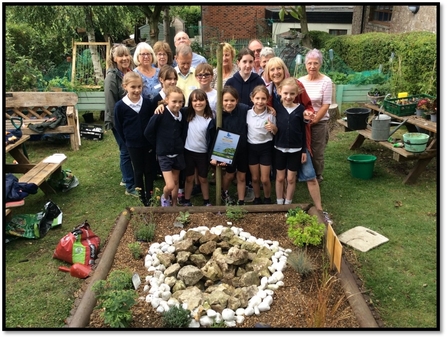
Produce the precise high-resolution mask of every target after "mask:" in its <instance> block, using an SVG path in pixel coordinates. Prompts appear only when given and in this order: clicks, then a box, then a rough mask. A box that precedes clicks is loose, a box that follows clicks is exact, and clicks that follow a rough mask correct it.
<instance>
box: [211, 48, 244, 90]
mask: <svg viewBox="0 0 447 338" xmlns="http://www.w3.org/2000/svg"><path fill="white" fill-rule="evenodd" d="M222 53H223V56H222V88H223V87H224V86H225V83H226V82H227V80H228V79H229V78H230V77H232V76H233V75H234V74H236V73H237V72H238V71H239V69H238V67H237V65H236V64H235V63H233V60H234V57H235V56H236V50H235V49H234V48H233V46H232V45H230V44H229V43H227V42H225V43H224V44H223V47H222ZM211 87H213V88H214V89H217V68H214V69H213V80H212V81H211Z"/></svg>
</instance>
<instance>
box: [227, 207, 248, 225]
mask: <svg viewBox="0 0 447 338" xmlns="http://www.w3.org/2000/svg"><path fill="white" fill-rule="evenodd" d="M246 213H247V210H245V209H243V208H241V207H240V206H238V205H230V206H228V207H227V211H226V213H225V214H226V216H227V218H228V219H229V220H233V221H237V220H239V219H242V218H244V217H245V214H246Z"/></svg>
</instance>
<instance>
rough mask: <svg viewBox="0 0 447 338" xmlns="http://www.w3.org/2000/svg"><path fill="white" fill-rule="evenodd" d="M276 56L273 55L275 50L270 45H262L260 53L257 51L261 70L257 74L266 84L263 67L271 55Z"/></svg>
mask: <svg viewBox="0 0 447 338" xmlns="http://www.w3.org/2000/svg"><path fill="white" fill-rule="evenodd" d="M274 56H276V55H275V51H274V50H273V48H272V47H264V48H262V49H261V53H259V57H260V58H261V63H260V65H261V68H262V70H261V72H260V73H259V75H260V76H261V77H262V79H263V80H264V82H265V83H266V84H267V81H266V80H265V76H264V69H265V65H266V64H267V62H268V60H270V59H271V58H272V57H274Z"/></svg>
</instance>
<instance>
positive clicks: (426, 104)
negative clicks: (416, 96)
mask: <svg viewBox="0 0 447 338" xmlns="http://www.w3.org/2000/svg"><path fill="white" fill-rule="evenodd" d="M416 109H419V110H423V111H424V112H425V113H426V114H427V113H429V112H432V111H433V110H434V109H433V101H432V100H431V99H430V98H428V97H425V98H422V99H420V100H419V101H418V103H417V106H416Z"/></svg>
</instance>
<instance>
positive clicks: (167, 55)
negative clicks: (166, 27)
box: [154, 41, 174, 69]
mask: <svg viewBox="0 0 447 338" xmlns="http://www.w3.org/2000/svg"><path fill="white" fill-rule="evenodd" d="M154 52H155V56H156V57H157V60H156V63H155V65H156V66H157V68H159V69H161V67H163V66H164V65H169V66H172V62H173V60H174V56H173V53H172V50H171V47H170V46H169V43H167V42H164V41H157V42H156V43H155V44H154Z"/></svg>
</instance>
